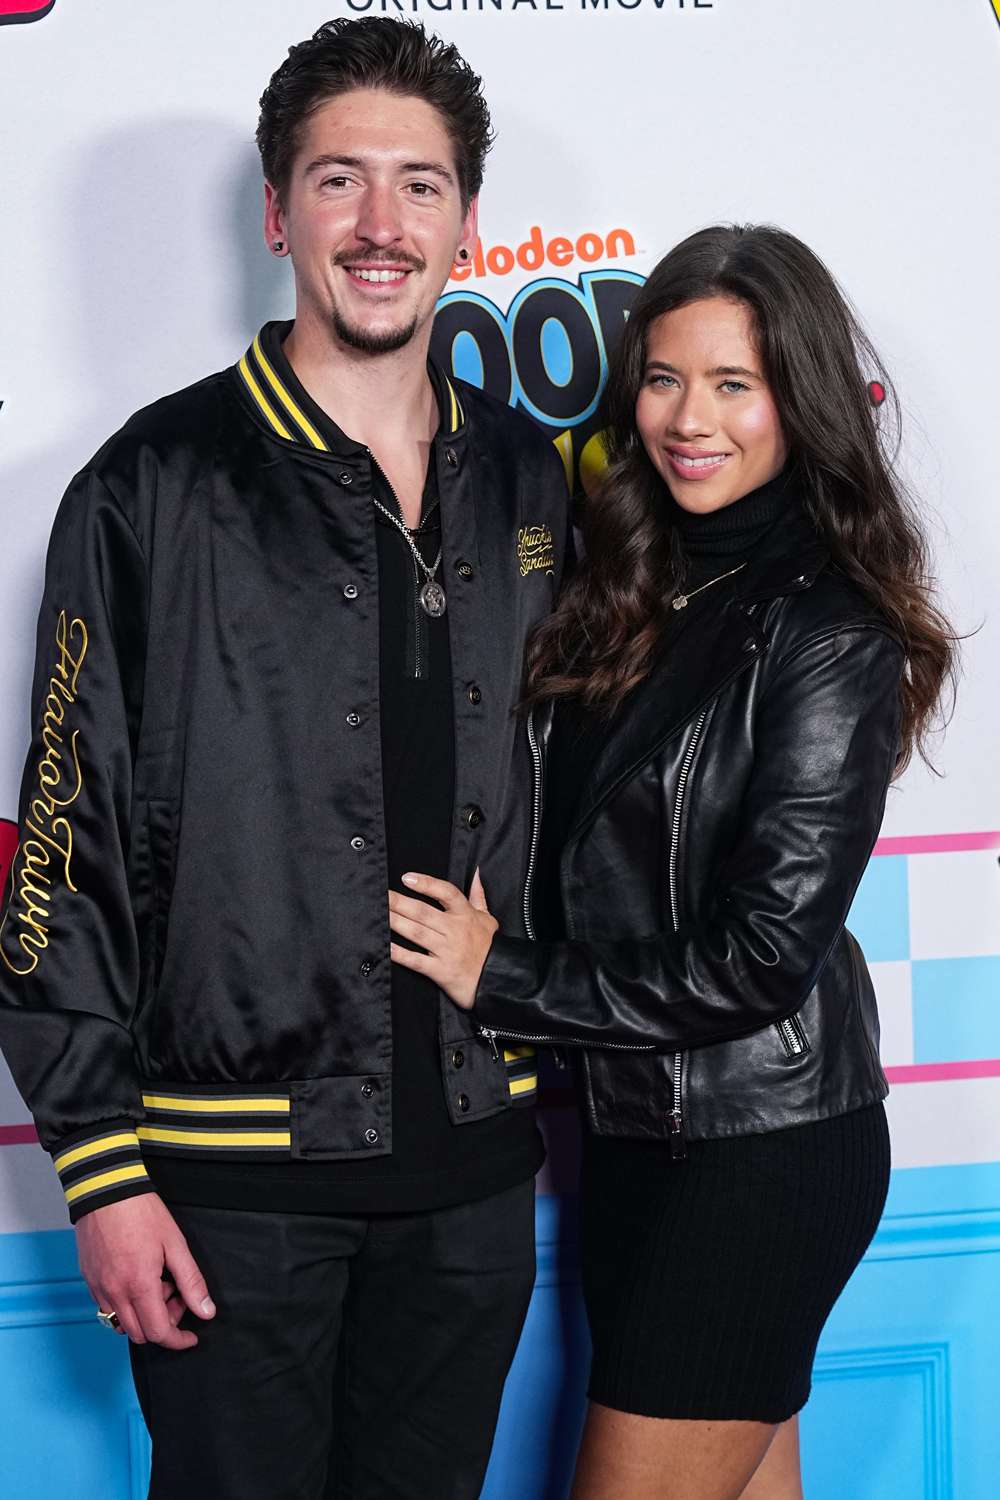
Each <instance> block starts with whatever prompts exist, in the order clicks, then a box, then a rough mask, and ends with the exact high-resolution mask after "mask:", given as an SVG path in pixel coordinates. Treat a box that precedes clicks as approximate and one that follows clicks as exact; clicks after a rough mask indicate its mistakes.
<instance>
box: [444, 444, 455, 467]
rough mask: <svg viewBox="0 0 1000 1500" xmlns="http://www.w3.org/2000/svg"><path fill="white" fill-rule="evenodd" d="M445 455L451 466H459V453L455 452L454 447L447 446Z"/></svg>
mask: <svg viewBox="0 0 1000 1500" xmlns="http://www.w3.org/2000/svg"><path fill="white" fill-rule="evenodd" d="M444 456H445V458H446V459H447V460H448V462H449V463H450V464H451V467H452V468H453V469H457V468H458V454H457V453H456V452H455V450H454V448H446V449H445V450H444Z"/></svg>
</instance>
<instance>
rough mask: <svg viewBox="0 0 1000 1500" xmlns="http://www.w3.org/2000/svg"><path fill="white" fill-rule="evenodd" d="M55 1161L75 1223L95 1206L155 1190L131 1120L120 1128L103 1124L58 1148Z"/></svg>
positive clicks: (53, 1155)
mask: <svg viewBox="0 0 1000 1500" xmlns="http://www.w3.org/2000/svg"><path fill="white" fill-rule="evenodd" d="M52 1160H53V1163H54V1165H55V1169H56V1171H57V1172H58V1173H59V1181H60V1182H61V1183H62V1188H63V1192H64V1193H65V1195H66V1202H67V1204H68V1206H69V1217H70V1221H71V1223H73V1224H75V1223H76V1221H77V1220H78V1219H81V1218H82V1217H83V1215H84V1214H88V1213H90V1212H91V1210H93V1209H95V1208H104V1207H105V1206H106V1205H107V1204H108V1203H117V1202H118V1201H119V1200H120V1199H122V1198H134V1197H135V1196H136V1195H137V1194H138V1193H148V1192H152V1191H153V1184H152V1182H151V1181H150V1178H149V1175H148V1174H147V1172H146V1168H145V1166H144V1165H143V1160H142V1153H141V1151H140V1149H139V1137H138V1136H137V1135H136V1133H135V1128H134V1126H133V1125H132V1124H131V1122H129V1123H128V1124H123V1125H121V1126H120V1127H119V1128H117V1129H114V1128H110V1127H109V1126H107V1125H103V1126H102V1127H101V1129H100V1130H95V1131H94V1133H93V1135H89V1136H85V1137H83V1138H81V1139H77V1140H75V1141H73V1143H72V1144H71V1145H67V1146H63V1147H60V1148H59V1150H57V1151H54V1152H53V1154H52Z"/></svg>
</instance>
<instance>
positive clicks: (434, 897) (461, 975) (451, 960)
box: [389, 870, 500, 1010]
mask: <svg viewBox="0 0 1000 1500" xmlns="http://www.w3.org/2000/svg"><path fill="white" fill-rule="evenodd" d="M403 881H404V883H405V884H406V885H407V886H409V888H410V889H411V890H413V891H419V892H420V894H421V895H422V896H429V897H430V899H431V901H435V902H439V903H440V905H439V906H431V905H430V904H429V903H428V902H427V901H414V900H413V898H412V897H410V896H402V895H400V893H399V892H398V891H390V892H389V926H390V927H391V928H392V930H393V932H395V933H397V934H398V935H399V936H400V937H405V938H409V940H410V942H411V943H417V944H418V945H419V946H420V947H421V948H423V949H424V950H425V951H424V952H423V953H415V952H414V951H413V950H412V949H411V948H403V947H401V946H400V944H399V943H393V944H392V945H391V947H390V950H389V951H390V953H391V956H392V959H393V962H394V963H397V964H402V965H403V967H404V968H406V969H415V970H416V972H417V973H418V974H426V976H427V978H428V979H430V980H432V981H433V982H434V983H435V984H436V985H438V986H439V987H440V988H441V989H443V990H444V992H445V994H446V995H447V996H448V998H449V999H450V1000H453V1001H454V1002H455V1004H456V1005H458V1006H460V1007H461V1009H462V1010H471V1009H472V1007H473V1004H474V1003H475V999H476V990H477V988H478V986H479V978H480V975H481V974H482V972H483V964H484V963H485V962H486V955H487V954H488V953H489V951H490V944H491V943H492V942H493V935H494V933H495V932H496V931H497V928H498V927H499V925H500V924H499V923H498V922H497V920H496V918H495V917H491V916H490V913H489V909H488V907H487V905H486V893H485V891H484V890H483V884H482V881H481V880H480V878H479V871H478V870H477V871H476V873H475V875H474V877H473V880H472V886H471V887H470V890H469V899H468V900H466V899H465V897H464V896H463V895H462V892H461V891H460V890H459V889H458V887H457V886H454V885H452V884H451V883H450V882H449V881H447V880H435V879H434V877H433V876H431V875H404V876H403Z"/></svg>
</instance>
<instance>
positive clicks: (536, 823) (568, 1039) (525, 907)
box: [477, 712, 656, 1062]
mask: <svg viewBox="0 0 1000 1500" xmlns="http://www.w3.org/2000/svg"><path fill="white" fill-rule="evenodd" d="M527 729H528V745H529V746H530V748H531V765H532V777H533V780H532V797H531V840H530V842H529V844H528V868H527V870H526V871H525V876H524V892H523V895H522V911H523V914H524V930H525V932H526V933H527V934H528V937H529V938H531V940H532V942H534V941H535V924H534V923H533V921H532V920H531V883H532V881H533V879H534V876H535V864H536V861H537V859H538V839H539V834H540V832H541V826H542V752H541V750H540V749H539V748H538V739H537V736H536V735H535V720H534V713H533V712H532V713H529V714H528V725H527ZM477 1029H478V1031H479V1035H480V1036H481V1037H484V1038H485V1039H486V1041H488V1042H489V1044H490V1051H491V1052H492V1054H493V1060H494V1062H497V1061H499V1058H500V1050H499V1048H498V1047H497V1039H498V1038H499V1039H501V1040H503V1041H509V1042H535V1043H537V1044H538V1045H539V1046H546V1047H559V1046H567V1047H591V1046H593V1043H592V1042H589V1041H587V1040H586V1039H585V1038H583V1037H572V1036H538V1035H536V1034H532V1035H529V1034H528V1033H527V1032H522V1031H507V1030H502V1031H501V1030H498V1029H497V1028H496V1027H494V1026H480V1027H478V1028H477ZM601 1051H602V1052H604V1051H609V1052H610V1051H615V1052H655V1051H656V1048H655V1047H654V1046H653V1044H652V1043H651V1042H602V1043H601Z"/></svg>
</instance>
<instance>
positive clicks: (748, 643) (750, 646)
mask: <svg viewBox="0 0 1000 1500" xmlns="http://www.w3.org/2000/svg"><path fill="white" fill-rule="evenodd" d="M743 649H744V651H756V649H757V642H756V641H755V640H754V638H753V636H752V635H748V636H747V638H746V640H745V641H744V642H743Z"/></svg>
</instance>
